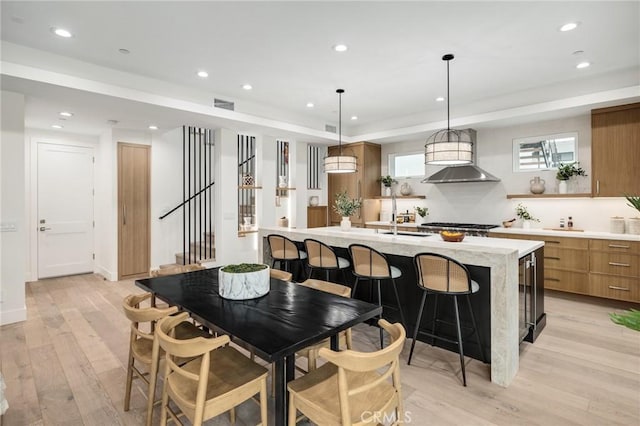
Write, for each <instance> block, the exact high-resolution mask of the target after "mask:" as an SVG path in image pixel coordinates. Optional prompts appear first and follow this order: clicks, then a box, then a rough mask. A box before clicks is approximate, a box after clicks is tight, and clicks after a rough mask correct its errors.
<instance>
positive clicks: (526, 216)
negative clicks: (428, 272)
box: [516, 203, 540, 222]
mask: <svg viewBox="0 0 640 426" xmlns="http://www.w3.org/2000/svg"><path fill="white" fill-rule="evenodd" d="M516 216H518V217H519V218H520V219H522V220H531V221H533V222H540V219H536V218H535V217H533V216H531V213H529V211H528V210H527V208H526V207H525V206H523V205H522V203H519V204H518V205H517V206H516Z"/></svg>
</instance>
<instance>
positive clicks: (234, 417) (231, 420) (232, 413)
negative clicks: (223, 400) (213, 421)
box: [229, 407, 236, 425]
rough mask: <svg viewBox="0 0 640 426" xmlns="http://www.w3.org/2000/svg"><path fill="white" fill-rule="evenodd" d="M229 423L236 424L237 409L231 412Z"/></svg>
mask: <svg viewBox="0 0 640 426" xmlns="http://www.w3.org/2000/svg"><path fill="white" fill-rule="evenodd" d="M229 421H230V422H231V424H232V425H235V424H236V407H231V410H229Z"/></svg>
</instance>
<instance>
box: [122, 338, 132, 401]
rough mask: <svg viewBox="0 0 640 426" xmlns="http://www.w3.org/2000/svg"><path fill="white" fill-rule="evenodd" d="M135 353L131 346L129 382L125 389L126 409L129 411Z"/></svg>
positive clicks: (128, 369) (128, 370)
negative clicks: (132, 351)
mask: <svg viewBox="0 0 640 426" xmlns="http://www.w3.org/2000/svg"><path fill="white" fill-rule="evenodd" d="M133 362H134V361H133V354H132V353H131V347H129V362H128V363H127V383H126V385H125V389H124V411H129V404H130V402H131V384H132V382H133Z"/></svg>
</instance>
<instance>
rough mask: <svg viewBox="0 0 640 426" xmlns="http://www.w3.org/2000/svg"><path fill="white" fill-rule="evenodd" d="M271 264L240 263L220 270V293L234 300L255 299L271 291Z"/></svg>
mask: <svg viewBox="0 0 640 426" xmlns="http://www.w3.org/2000/svg"><path fill="white" fill-rule="evenodd" d="M270 281H271V279H270V277H269V265H264V264H261V263H240V264H236V265H226V266H223V267H221V268H220V269H219V270H218V293H219V294H220V297H222V298H225V299H232V300H247V299H255V298H258V297H261V296H264V295H265V294H267V293H268V292H269V283H270Z"/></svg>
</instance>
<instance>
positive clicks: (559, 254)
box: [544, 246, 589, 272]
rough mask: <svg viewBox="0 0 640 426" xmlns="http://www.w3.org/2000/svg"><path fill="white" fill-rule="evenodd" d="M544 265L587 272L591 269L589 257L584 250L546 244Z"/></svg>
mask: <svg viewBox="0 0 640 426" xmlns="http://www.w3.org/2000/svg"><path fill="white" fill-rule="evenodd" d="M544 267H545V268H553V269H568V270H571V271H581V272H587V271H588V270H589V258H588V257H587V256H586V252H585V251H584V250H574V249H562V248H558V247H550V246H545V248H544Z"/></svg>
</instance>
